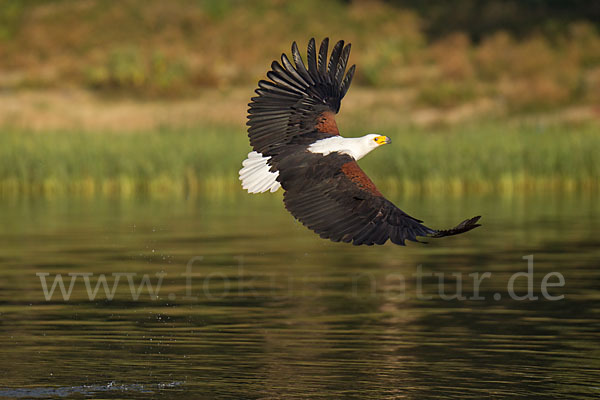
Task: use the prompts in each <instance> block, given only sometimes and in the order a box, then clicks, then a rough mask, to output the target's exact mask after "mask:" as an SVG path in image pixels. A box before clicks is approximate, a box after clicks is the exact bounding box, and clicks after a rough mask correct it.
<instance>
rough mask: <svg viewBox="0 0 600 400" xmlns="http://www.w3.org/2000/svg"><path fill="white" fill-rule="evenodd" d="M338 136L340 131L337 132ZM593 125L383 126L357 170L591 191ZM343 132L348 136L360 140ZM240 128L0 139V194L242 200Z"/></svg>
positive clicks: (464, 186) (408, 182) (473, 188)
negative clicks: (377, 143)
mask: <svg viewBox="0 0 600 400" xmlns="http://www.w3.org/2000/svg"><path fill="white" fill-rule="evenodd" d="M346 131H347V130H346ZM599 131H600V127H599V126H598V125H597V124H580V125H575V126H569V125H564V124H558V125H550V126H543V125H535V124H531V123H517V122H514V123H509V122H503V123H497V124H494V123H486V124H481V123H473V124H468V125H462V126H453V127H447V128H440V129H438V130H431V129H420V128H410V127H409V126H404V127H396V128H393V127H390V128H389V129H386V130H384V131H383V132H385V134H387V135H389V136H391V137H392V138H393V144H392V145H390V146H386V147H383V148H381V149H378V150H377V151H376V152H375V153H372V154H370V155H369V156H367V157H366V158H365V159H364V160H361V165H362V166H363V168H364V169H365V170H366V171H367V173H368V174H369V175H370V176H371V177H372V178H373V180H374V181H375V182H376V184H377V185H378V186H379V187H380V188H381V189H382V191H384V192H385V193H390V194H391V193H396V192H400V191H402V192H411V193H413V192H414V193H423V192H424V193H435V192H440V193H455V194H463V193H472V192H503V193H512V192H534V191H542V190H552V191H596V190H598V189H599V188H600V158H599V157H598V156H597V155H598V154H600V135H598V132H599ZM362 133H363V132H358V131H355V132H353V131H350V132H348V133H347V134H348V135H350V136H352V135H360V134H362ZM249 150H250V149H249V146H248V144H247V139H246V135H245V132H244V131H243V129H242V128H231V127H229V128H227V127H214V126H213V127H198V128H195V129H162V130H160V129H159V130H154V131H151V132H140V133H114V132H106V133H102V132H85V133H82V132H45V133H40V132H28V131H22V130H14V129H12V130H11V129H6V128H5V129H3V130H2V131H1V132H0V195H2V196H15V195H44V196H53V195H61V194H75V195H81V196H97V195H114V196H133V195H138V194H150V195H158V196H160V195H164V194H168V195H179V196H195V195H206V194H209V195H225V194H235V193H241V188H240V186H239V183H238V180H237V171H238V169H239V167H240V163H241V160H242V159H243V158H244V157H245V155H246V153H247V152H248V151H249Z"/></svg>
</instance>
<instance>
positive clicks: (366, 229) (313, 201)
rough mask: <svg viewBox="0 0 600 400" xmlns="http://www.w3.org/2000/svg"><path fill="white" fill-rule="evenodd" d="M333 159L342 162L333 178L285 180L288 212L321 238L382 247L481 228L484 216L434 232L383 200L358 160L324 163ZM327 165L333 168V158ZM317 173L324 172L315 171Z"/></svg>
mask: <svg viewBox="0 0 600 400" xmlns="http://www.w3.org/2000/svg"><path fill="white" fill-rule="evenodd" d="M329 157H336V158H338V160H336V161H335V163H336V164H337V165H338V168H336V169H335V172H334V173H332V174H330V175H328V176H322V175H318V174H310V173H307V174H302V175H301V178H298V179H301V180H302V181H303V182H289V180H286V181H284V187H287V188H288V189H286V191H285V194H284V203H285V206H286V208H287V209H288V211H290V212H291V213H292V215H294V217H296V218H297V219H298V220H299V221H300V222H302V224H304V225H305V226H306V227H308V228H309V229H312V230H313V231H315V232H316V233H318V234H319V235H320V236H321V237H322V238H326V239H331V240H333V241H334V242H339V241H342V242H352V243H353V244H355V245H361V244H366V245H373V244H384V243H385V242H386V241H387V240H388V239H389V240H391V241H392V242H393V243H396V244H400V245H404V244H405V241H406V240H411V241H415V242H418V241H419V240H418V239H417V237H419V236H421V237H435V238H437V237H443V236H451V235H457V234H459V233H463V232H467V231H469V230H471V229H473V228H476V227H478V226H480V225H479V224H477V221H478V220H479V218H480V217H475V218H471V219H468V220H465V221H463V222H461V223H460V224H459V225H457V226H456V227H455V228H452V229H448V230H435V229H431V228H429V227H427V226H425V225H423V224H422V223H421V222H422V221H420V220H418V219H416V218H413V217H411V216H410V215H408V214H406V213H405V212H404V211H402V210H400V209H399V208H398V207H396V206H395V205H394V204H393V203H392V202H390V201H389V200H387V199H386V198H384V197H383V196H382V195H381V193H380V192H379V191H378V190H377V188H376V187H375V185H374V184H373V182H372V181H371V179H369V177H368V176H367V175H366V174H365V173H364V172H363V171H362V169H361V168H360V167H359V166H358V164H357V163H356V161H353V160H352V159H351V158H350V157H348V156H344V155H337V154H336V155H333V154H332V155H329V156H327V157H322V159H323V160H325V159H328V158H329ZM323 162H327V164H329V167H331V163H332V159H331V158H329V159H328V160H327V161H323ZM323 167H324V168H325V166H323ZM314 170H315V171H323V169H318V167H317V166H315V168H314ZM290 176H292V178H291V179H294V178H293V176H294V175H290ZM284 178H285V177H284Z"/></svg>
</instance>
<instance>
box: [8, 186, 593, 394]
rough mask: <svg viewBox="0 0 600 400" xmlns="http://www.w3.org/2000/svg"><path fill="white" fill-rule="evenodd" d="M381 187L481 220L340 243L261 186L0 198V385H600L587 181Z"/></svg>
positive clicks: (200, 390) (453, 217)
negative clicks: (557, 191)
mask: <svg viewBox="0 0 600 400" xmlns="http://www.w3.org/2000/svg"><path fill="white" fill-rule="evenodd" d="M394 200H395V201H396V202H397V203H398V204H401V205H402V208H403V209H404V210H405V211H407V212H409V213H411V214H413V215H415V216H417V217H419V218H421V219H424V220H425V221H426V222H427V223H428V224H429V225H430V226H432V227H441V228H443V227H448V226H450V225H452V224H455V223H457V222H459V221H460V220H461V219H463V218H466V217H470V216H472V215H476V214H482V215H483V216H484V217H483V219H482V222H483V223H484V226H483V227H482V228H479V229H477V230H475V231H473V232H470V233H468V234H466V235H463V236H459V237H452V238H446V239H443V240H437V241H432V242H431V243H430V244H428V245H417V244H413V243H411V244H409V246H407V247H399V246H394V245H391V244H388V245H385V246H377V247H354V246H351V245H345V244H336V243H331V242H328V241H325V240H321V239H319V238H318V237H316V236H315V235H314V234H312V233H311V232H309V231H308V230H306V229H305V228H304V227H302V226H301V225H300V224H299V223H297V222H295V221H294V220H293V218H292V217H291V216H290V215H289V214H287V213H286V212H285V211H284V210H283V206H282V204H281V201H280V198H279V197H277V196H269V195H265V196H262V197H261V196H243V197H236V198H222V199H194V200H182V199H168V198H167V199H154V200H153V199H145V198H142V199H129V200H121V199H118V200H117V199H104V200H84V199H69V198H57V199H5V200H2V201H1V202H0V317H1V318H0V348H1V349H2V350H0V351H1V354H2V362H1V363H0V365H1V368H2V370H1V373H0V398H1V397H7V398H56V397H62V398H81V397H94V398H97V397H103V398H122V397H128V398H132V397H133V398H135V397H139V398H148V397H152V396H162V397H179V398H181V397H182V396H183V398H339V397H350V398H352V397H354V398H384V397H392V398H428V397H434V396H440V397H444V398H459V399H465V398H474V399H480V398H519V397H521V398H522V397H526V396H532V395H536V396H543V397H553V398H560V397H563V398H597V397H598V396H600V384H599V383H598V382H599V381H600V371H599V369H600V318H599V315H600V314H599V311H600V291H599V283H600V271H599V268H598V267H599V265H598V264H599V262H598V261H599V260H600V238H599V237H598V234H597V232H598V230H599V228H600V202H599V201H598V200H599V199H598V198H597V197H594V196H557V195H544V196H542V195H540V196H532V197H510V198H509V197H501V196H500V197H499V196H474V197H473V196H471V197H468V198H450V199H447V198H443V197H435V198H408V199H401V198H395V199H394ZM530 256H533V264H532V274H531V275H530V278H532V293H531V294H532V295H533V296H534V297H537V299H535V300H533V299H525V300H520V299H519V298H515V296H521V297H524V296H525V295H526V294H527V292H528V287H527V285H528V282H527V277H526V276H521V277H519V278H516V279H514V292H515V293H514V295H515V296H512V297H511V294H510V293H509V291H508V282H509V281H510V279H511V277H512V276H513V275H514V274H515V273H519V272H522V273H525V272H527V271H528V261H527V259H523V257H530ZM484 273H489V275H488V277H486V278H485V279H482V280H481V284H480V287H479V291H478V293H474V290H475V287H474V283H473V279H474V277H481V276H483V274H484ZM549 273H555V274H554V275H552V276H550V277H548V278H547V282H549V283H550V285H552V284H554V286H548V287H547V291H548V292H547V293H546V294H547V295H548V296H544V293H543V292H542V291H541V283H542V280H543V279H544V277H546V275H547V274H549ZM69 274H71V275H69ZM474 274H479V275H474ZM557 274H560V276H562V278H563V279H564V284H563V285H559V284H560V281H559V280H560V278H559V276H558V275H557ZM57 276H60V277H61V278H62V279H63V283H64V285H65V291H66V292H68V290H69V288H70V285H71V282H73V285H72V291H71V292H70V294H69V293H67V294H68V296H64V295H63V293H62V292H61V290H60V287H59V286H56V287H55V291H54V292H53V293H52V295H51V296H49V293H48V291H46V292H47V293H44V290H43V285H42V283H43V282H46V284H47V288H51V286H52V284H53V283H54V282H55V279H56V278H57ZM419 276H420V278H419ZM117 277H118V280H117V284H116V285H114V283H115V280H116V279H117ZM103 278H105V279H106V282H107V288H108V289H109V293H106V292H105V290H104V286H102V285H101V284H100V286H98V291H97V292H96V293H95V294H94V293H91V294H93V296H91V295H90V289H91V290H92V292H93V289H94V288H95V287H96V284H97V283H98V280H99V279H103ZM85 279H87V280H88V285H89V288H88V287H86V284H85ZM144 279H146V282H147V283H148V282H149V283H150V285H151V290H148V286H144V285H142V286H141V287H140V285H141V283H142V282H144ZM132 285H133V286H132ZM459 285H460V287H459ZM132 288H133V293H132ZM113 289H114V292H112V290H113ZM459 289H460V290H459ZM138 290H139V293H138V292H137V291H138ZM111 293H112V294H111ZM457 293H458V297H459V298H456V297H457ZM152 294H155V295H156V296H152ZM562 296H564V298H562ZM547 297H549V298H547ZM559 298H561V299H559Z"/></svg>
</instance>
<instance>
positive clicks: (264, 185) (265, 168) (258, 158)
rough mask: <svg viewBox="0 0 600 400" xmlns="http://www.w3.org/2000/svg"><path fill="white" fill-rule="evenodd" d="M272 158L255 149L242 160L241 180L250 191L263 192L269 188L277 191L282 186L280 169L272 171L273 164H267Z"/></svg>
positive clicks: (243, 185)
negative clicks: (279, 177) (279, 178)
mask: <svg viewBox="0 0 600 400" xmlns="http://www.w3.org/2000/svg"><path fill="white" fill-rule="evenodd" d="M270 158H271V157H263V155H262V154H260V153H257V152H256V151H253V152H250V153H248V158H246V159H245V160H244V161H243V162H242V169H240V181H242V187H243V188H244V189H246V190H247V191H248V193H263V192H266V191H267V190H270V191H271V192H275V191H277V189H279V188H280V187H281V185H280V184H279V182H277V177H278V176H279V171H275V172H271V171H270V169H271V166H270V165H269V164H267V161H269V159H270Z"/></svg>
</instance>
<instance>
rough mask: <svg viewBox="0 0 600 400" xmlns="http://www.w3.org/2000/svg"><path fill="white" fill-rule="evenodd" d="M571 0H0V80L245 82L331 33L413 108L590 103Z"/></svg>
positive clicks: (590, 19)
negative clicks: (294, 45) (407, 96)
mask: <svg viewBox="0 0 600 400" xmlns="http://www.w3.org/2000/svg"><path fill="white" fill-rule="evenodd" d="M575 3H577V4H576V5H575V4H572V2H557V1H552V0H547V1H543V0H536V1H532V2H526V3H523V2H518V1H508V0H495V1H490V0H487V1H469V0H460V1H459V3H454V2H441V1H432V2H420V1H408V0H404V1H388V2H383V1H352V2H348V1H341V0H339V1H338V0H329V1H321V0H307V1H302V2H299V1H284V0H252V1H241V0H176V1H175V0H174V1H168V2H166V1H161V0H144V1H142V0H123V1H119V2H115V1H108V0H85V1H66V0H47V1H40V0H21V1H13V0H0V88H5V89H18V88H23V87H29V88H47V87H64V86H75V87H85V88H89V89H91V90H95V91H98V92H100V93H105V94H121V95H135V96H139V97H142V98H148V97H167V98H172V97H181V96H190V95H194V94H196V93H198V91H200V90H202V89H203V88H207V87H218V88H228V87H237V86H246V85H247V86H250V85H254V84H255V83H256V81H257V80H258V79H260V78H262V77H263V76H264V74H265V72H266V70H267V68H268V65H269V63H270V61H271V60H272V59H274V58H276V56H277V55H278V54H280V53H281V52H283V51H286V52H287V51H289V47H290V44H291V42H292V41H294V40H296V41H298V43H299V45H300V46H301V47H305V45H306V43H307V41H308V39H309V38H310V37H313V36H314V37H316V38H319V39H320V38H323V37H325V36H329V37H331V39H332V40H338V39H344V40H347V41H349V42H352V43H353V45H354V52H353V54H352V56H351V58H352V60H351V62H353V63H356V64H357V66H358V69H357V76H356V84H357V85H365V86H372V87H374V88H383V87H385V88H399V89H403V90H407V91H408V92H410V93H413V94H414V96H413V97H411V98H413V99H414V102H415V106H417V107H419V106H426V107H453V106H457V105H461V104H464V103H469V102H474V101H477V100H478V99H484V98H485V99H492V100H493V101H495V102H498V103H500V104H504V105H505V107H506V108H507V109H508V110H510V111H530V110H540V109H541V110H545V109H553V108H557V107H562V106H565V105H567V104H597V103H598V102H600V34H599V32H598V20H597V18H598V6H597V2H584V1H576V2H575ZM567 4H568V5H567ZM534 22H535V23H534Z"/></svg>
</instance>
